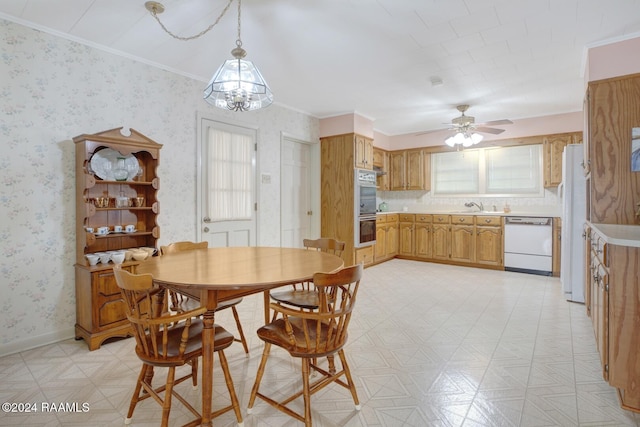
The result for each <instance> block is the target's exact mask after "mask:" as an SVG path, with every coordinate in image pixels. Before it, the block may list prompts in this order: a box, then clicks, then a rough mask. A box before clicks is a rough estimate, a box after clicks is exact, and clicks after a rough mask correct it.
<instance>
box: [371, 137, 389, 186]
mask: <svg viewBox="0 0 640 427" xmlns="http://www.w3.org/2000/svg"><path fill="white" fill-rule="evenodd" d="M373 166H374V169H376V172H377V175H376V187H377V189H378V191H387V190H389V174H388V173H387V172H388V170H389V154H388V153H387V152H386V151H385V150H381V149H379V148H375V147H374V148H373Z"/></svg>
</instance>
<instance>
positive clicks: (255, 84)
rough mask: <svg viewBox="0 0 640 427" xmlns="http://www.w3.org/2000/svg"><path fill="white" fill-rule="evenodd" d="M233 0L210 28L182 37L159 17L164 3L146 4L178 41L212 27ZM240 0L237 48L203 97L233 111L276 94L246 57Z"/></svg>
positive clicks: (265, 103)
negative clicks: (166, 25) (242, 37)
mask: <svg viewBox="0 0 640 427" xmlns="http://www.w3.org/2000/svg"><path fill="white" fill-rule="evenodd" d="M233 1H234V0H229V2H228V3H227V5H226V6H225V8H224V9H223V10H222V13H221V14H220V16H218V19H216V21H215V22H214V23H213V24H211V25H210V26H209V27H208V28H206V29H205V30H203V31H201V32H200V33H198V34H196V35H194V36H190V37H181V36H177V35H175V34H173V33H172V32H171V31H169V30H168V29H167V28H166V27H165V26H164V25H163V24H162V22H160V19H159V18H158V14H160V13H162V12H164V6H163V5H162V4H160V3H158V2H155V1H148V2H146V3H145V7H146V8H147V10H149V11H150V12H151V15H153V17H154V18H155V19H156V21H158V23H159V24H160V26H161V27H162V29H163V30H164V31H165V32H166V33H167V34H169V35H170V36H171V37H173V38H175V39H178V40H184V41H186V40H193V39H196V38H198V37H200V36H202V35H204V34H206V33H207V32H209V30H211V29H212V28H213V27H214V26H215V25H216V24H217V23H218V22H219V21H220V19H221V18H222V17H223V16H224V14H225V13H226V12H227V10H228V9H229V6H231V3H233ZM237 1H238V38H237V40H236V47H235V48H234V49H233V50H232V51H231V55H232V56H233V59H227V60H226V61H225V62H224V63H223V64H222V65H221V66H220V68H218V70H217V71H216V72H215V73H214V74H213V77H212V78H211V80H210V81H209V84H208V85H207V87H206V88H205V90H204V93H203V97H204V100H205V101H206V102H208V103H209V104H211V105H213V106H215V107H218V108H222V109H225V110H232V111H252V110H258V109H260V108H264V107H267V106H269V105H271V103H272V102H273V93H272V92H271V89H269V86H268V85H267V82H266V81H265V80H264V78H263V77H262V74H260V71H258V69H257V68H256V66H255V65H253V63H252V62H251V61H247V60H245V59H244V57H245V56H246V55H247V52H246V51H245V50H244V49H243V48H242V39H241V37H240V33H241V13H240V12H241V3H242V0H237Z"/></svg>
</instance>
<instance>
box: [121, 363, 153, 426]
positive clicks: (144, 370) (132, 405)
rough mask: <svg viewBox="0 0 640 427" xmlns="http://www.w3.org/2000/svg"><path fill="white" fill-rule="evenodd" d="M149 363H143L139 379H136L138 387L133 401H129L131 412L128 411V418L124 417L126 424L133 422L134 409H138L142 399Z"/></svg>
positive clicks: (132, 397) (134, 391) (134, 392)
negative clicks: (141, 392) (143, 384)
mask: <svg viewBox="0 0 640 427" xmlns="http://www.w3.org/2000/svg"><path fill="white" fill-rule="evenodd" d="M148 368H149V365H146V364H144V363H143V364H142V368H141V369H140V374H139V375H138V381H136V388H135V389H134V390H133V396H131V403H129V412H127V418H125V419H124V423H125V424H131V418H132V417H133V411H134V410H135V409H136V405H137V404H138V401H139V399H140V389H141V388H142V382H143V381H144V379H145V376H146V375H147V369H148Z"/></svg>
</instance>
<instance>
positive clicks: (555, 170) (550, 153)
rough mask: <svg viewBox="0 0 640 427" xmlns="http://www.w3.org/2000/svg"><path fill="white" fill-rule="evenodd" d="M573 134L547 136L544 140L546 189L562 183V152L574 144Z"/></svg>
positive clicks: (543, 161)
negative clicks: (568, 145)
mask: <svg viewBox="0 0 640 427" xmlns="http://www.w3.org/2000/svg"><path fill="white" fill-rule="evenodd" d="M572 139H573V138H572V136H571V134H561V135H547V136H545V137H544V138H543V140H542V164H543V177H544V186H545V187H557V186H558V185H559V184H560V183H561V182H562V151H564V147H566V146H567V144H571V143H572Z"/></svg>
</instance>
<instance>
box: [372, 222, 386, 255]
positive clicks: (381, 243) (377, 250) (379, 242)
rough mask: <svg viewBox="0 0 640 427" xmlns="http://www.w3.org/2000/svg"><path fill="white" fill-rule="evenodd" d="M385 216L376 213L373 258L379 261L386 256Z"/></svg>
mask: <svg viewBox="0 0 640 427" xmlns="http://www.w3.org/2000/svg"><path fill="white" fill-rule="evenodd" d="M386 222H387V216H386V215H376V244H375V246H374V249H373V259H374V261H375V262H380V261H382V260H384V259H386V257H387V224H386Z"/></svg>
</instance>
